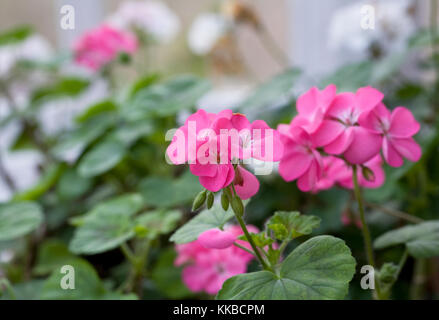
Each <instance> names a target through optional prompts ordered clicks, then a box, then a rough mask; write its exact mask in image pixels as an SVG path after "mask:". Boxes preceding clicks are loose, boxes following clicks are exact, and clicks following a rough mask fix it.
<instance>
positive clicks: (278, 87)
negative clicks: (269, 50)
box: [238, 69, 301, 111]
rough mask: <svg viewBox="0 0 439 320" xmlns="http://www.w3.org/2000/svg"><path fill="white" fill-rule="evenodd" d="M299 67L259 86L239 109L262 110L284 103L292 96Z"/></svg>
mask: <svg viewBox="0 0 439 320" xmlns="http://www.w3.org/2000/svg"><path fill="white" fill-rule="evenodd" d="M300 73H301V72H300V71H299V70H298V69H290V70H287V71H285V72H284V73H281V74H279V75H277V76H275V77H274V78H272V79H270V80H269V81H268V82H267V83H264V84H262V85H261V86H259V87H258V88H257V89H256V90H255V91H254V93H253V94H251V95H250V96H249V97H248V98H247V99H246V100H245V101H244V102H242V103H241V104H240V105H239V107H238V109H239V110H246V111H247V110H250V109H253V110H262V109H265V108H268V107H272V106H274V105H276V104H279V103H284V101H285V100H288V99H290V98H291V96H292V89H293V85H294V82H295V81H296V80H297V78H298V77H299V75H300Z"/></svg>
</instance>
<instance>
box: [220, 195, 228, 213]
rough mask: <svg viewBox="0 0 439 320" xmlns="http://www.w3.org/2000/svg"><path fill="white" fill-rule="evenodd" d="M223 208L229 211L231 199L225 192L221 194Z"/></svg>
mask: <svg viewBox="0 0 439 320" xmlns="http://www.w3.org/2000/svg"><path fill="white" fill-rule="evenodd" d="M221 206H222V207H223V209H224V211H227V210H229V197H228V196H227V193H226V191H223V193H222V194H221Z"/></svg>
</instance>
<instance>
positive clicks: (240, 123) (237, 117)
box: [230, 113, 251, 131]
mask: <svg viewBox="0 0 439 320" xmlns="http://www.w3.org/2000/svg"><path fill="white" fill-rule="evenodd" d="M230 121H231V122H232V125H233V127H235V128H236V129H237V130H238V131H241V130H243V129H250V128H251V123H250V121H248V119H247V117H246V116H245V115H243V114H240V113H235V114H233V116H232V118H231V119H230Z"/></svg>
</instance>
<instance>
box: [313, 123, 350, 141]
mask: <svg viewBox="0 0 439 320" xmlns="http://www.w3.org/2000/svg"><path fill="white" fill-rule="evenodd" d="M344 130H345V127H344V126H343V124H341V123H340V122H338V121H332V120H324V121H323V122H322V124H321V125H320V127H319V128H318V129H317V131H316V132H315V133H313V134H312V136H311V139H312V141H313V144H314V145H315V146H316V147H323V146H326V145H327V144H329V143H331V142H332V141H334V140H335V139H336V138H337V137H338V136H339V135H340V134H341V133H342V132H343V131H344Z"/></svg>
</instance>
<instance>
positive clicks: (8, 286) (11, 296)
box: [0, 279, 17, 300]
mask: <svg viewBox="0 0 439 320" xmlns="http://www.w3.org/2000/svg"><path fill="white" fill-rule="evenodd" d="M2 285H3V286H5V287H6V290H7V292H8V294H9V299H10V300H17V296H16V294H15V291H14V288H12V286H11V284H10V283H9V281H8V279H1V280H0V291H1V289H2V288H1V286H2Z"/></svg>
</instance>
